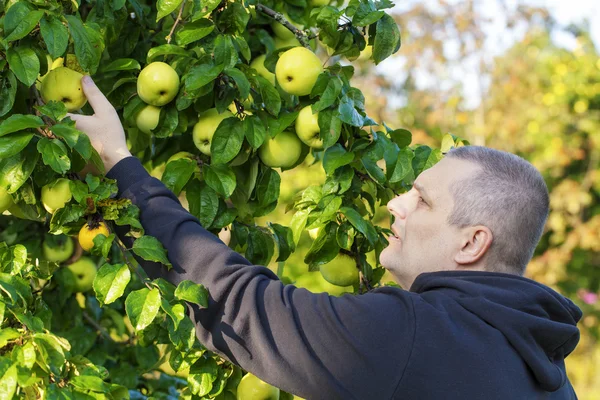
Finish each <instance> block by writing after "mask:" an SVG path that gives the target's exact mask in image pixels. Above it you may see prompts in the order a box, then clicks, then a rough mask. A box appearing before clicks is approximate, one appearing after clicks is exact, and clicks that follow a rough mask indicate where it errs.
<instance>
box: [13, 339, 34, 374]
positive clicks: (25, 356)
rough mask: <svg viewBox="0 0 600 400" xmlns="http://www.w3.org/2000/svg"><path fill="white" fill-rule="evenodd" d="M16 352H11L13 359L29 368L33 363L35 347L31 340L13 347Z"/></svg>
mask: <svg viewBox="0 0 600 400" xmlns="http://www.w3.org/2000/svg"><path fill="white" fill-rule="evenodd" d="M15 350H16V353H13V360H15V361H16V362H18V363H19V365H21V366H22V367H24V368H27V369H31V368H33V366H34V365H35V360H36V356H35V347H34V345H33V342H31V341H29V342H27V343H25V344H24V345H23V346H21V347H18V348H16V349H15Z"/></svg>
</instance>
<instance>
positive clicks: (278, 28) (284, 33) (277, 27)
mask: <svg viewBox="0 0 600 400" xmlns="http://www.w3.org/2000/svg"><path fill="white" fill-rule="evenodd" d="M282 14H283V16H284V17H285V19H287V20H288V21H290V22H291V23H292V25H294V26H295V27H296V28H298V29H303V28H304V26H302V25H301V24H298V23H296V22H294V21H292V19H291V18H290V16H289V15H288V14H287V13H285V12H284V13H282ZM271 28H273V32H275V35H276V36H277V37H279V38H281V39H284V40H288V39H291V38H294V37H296V35H295V34H294V32H292V31H290V30H289V29H288V28H286V27H285V26H283V25H282V24H280V23H279V22H277V21H273V22H271Z"/></svg>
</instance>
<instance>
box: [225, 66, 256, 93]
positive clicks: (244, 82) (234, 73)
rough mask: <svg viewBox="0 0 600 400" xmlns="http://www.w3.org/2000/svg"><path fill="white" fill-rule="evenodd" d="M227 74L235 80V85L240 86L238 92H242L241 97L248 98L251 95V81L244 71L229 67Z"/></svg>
mask: <svg viewBox="0 0 600 400" xmlns="http://www.w3.org/2000/svg"><path fill="white" fill-rule="evenodd" d="M224 72H225V74H226V75H228V76H230V77H232V78H233V80H234V81H235V85H236V86H237V88H238V92H239V94H240V97H239V98H240V99H247V98H248V96H249V95H250V82H249V81H248V78H246V75H244V73H243V72H242V71H240V70H239V69H237V68H228V69H226V70H225V71H224Z"/></svg>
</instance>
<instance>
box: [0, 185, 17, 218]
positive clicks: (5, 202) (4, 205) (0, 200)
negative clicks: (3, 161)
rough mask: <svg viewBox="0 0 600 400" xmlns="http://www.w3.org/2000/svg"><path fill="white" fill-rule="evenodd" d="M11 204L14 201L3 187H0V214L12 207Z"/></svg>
mask: <svg viewBox="0 0 600 400" xmlns="http://www.w3.org/2000/svg"><path fill="white" fill-rule="evenodd" d="M13 204H15V202H14V201H13V198H12V196H11V195H10V193H8V192H7V191H6V189H4V188H3V187H0V214H2V213H3V212H4V211H6V210H8V209H9V208H10V207H12V206H13Z"/></svg>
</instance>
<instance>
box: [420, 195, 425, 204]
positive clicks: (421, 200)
mask: <svg viewBox="0 0 600 400" xmlns="http://www.w3.org/2000/svg"><path fill="white" fill-rule="evenodd" d="M419 202H421V203H423V204H427V202H425V200H423V198H422V197H421V196H419Z"/></svg>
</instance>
